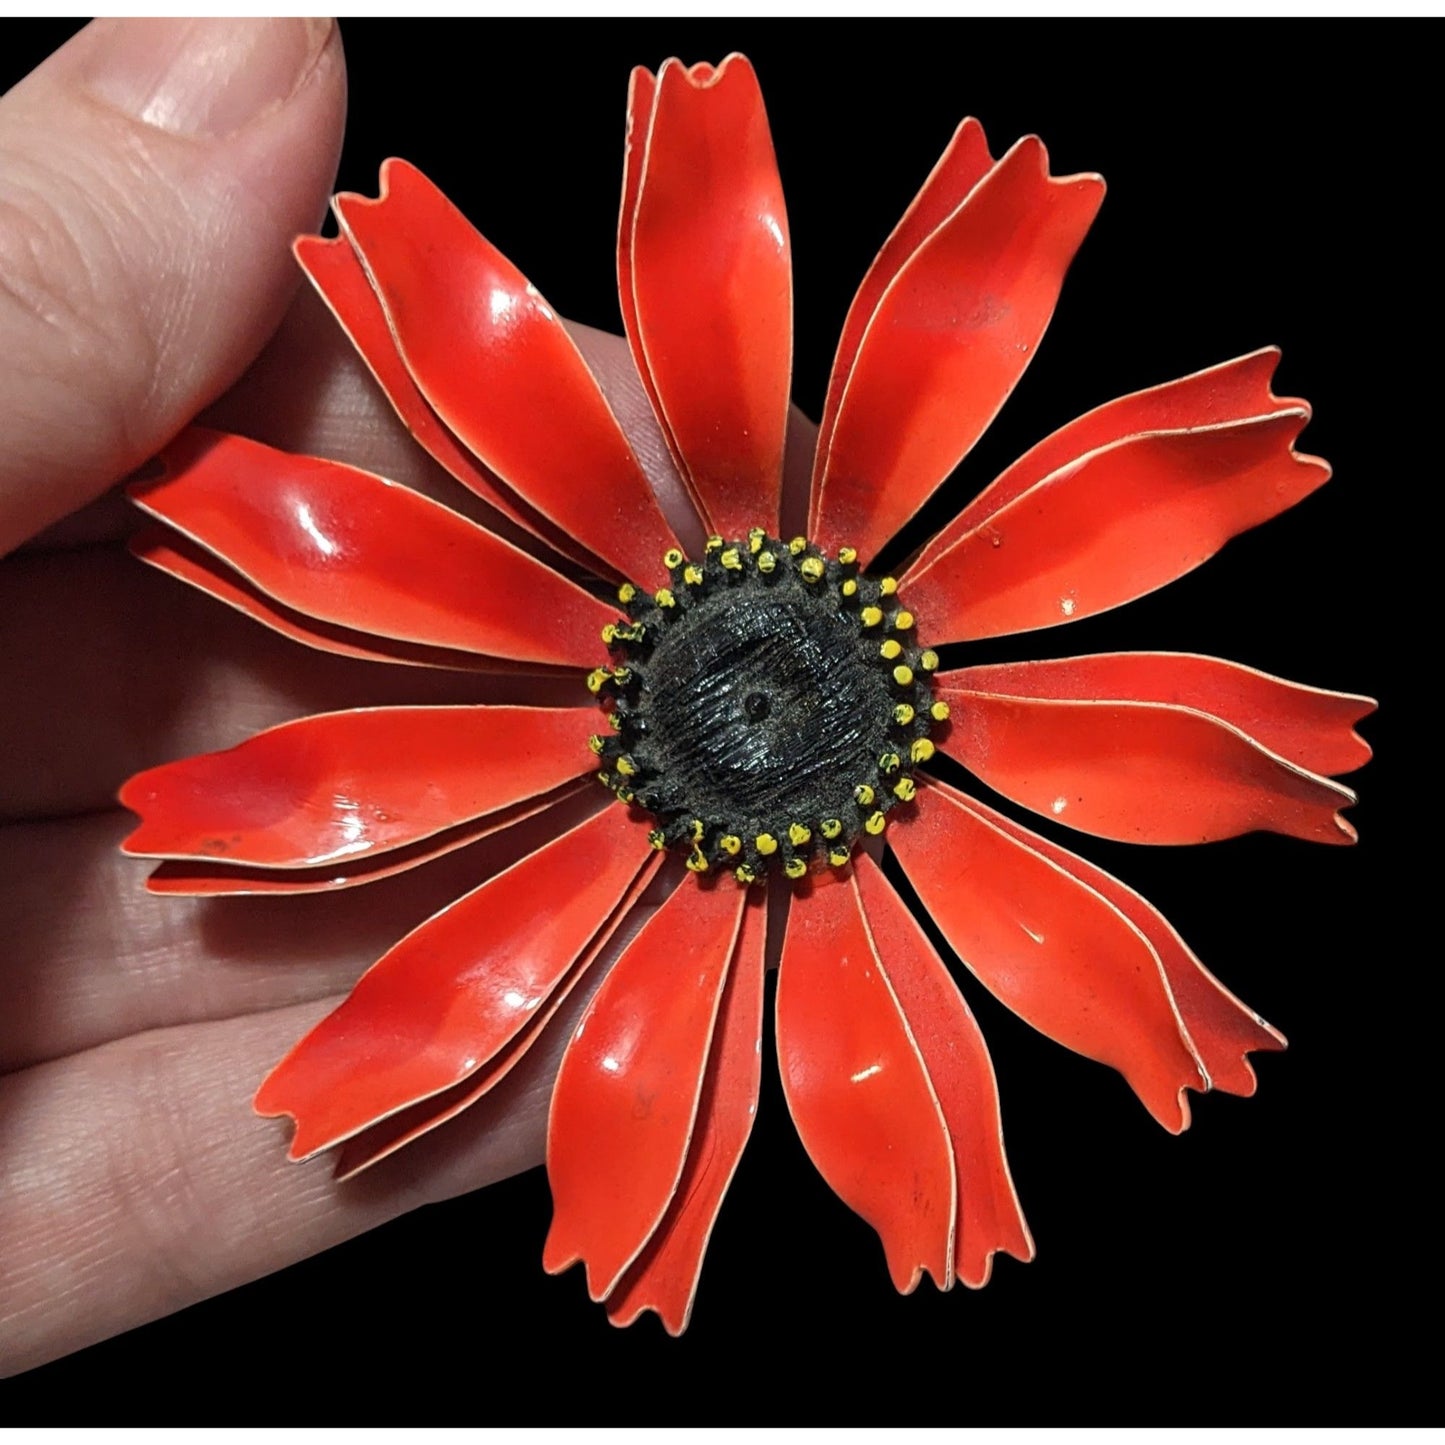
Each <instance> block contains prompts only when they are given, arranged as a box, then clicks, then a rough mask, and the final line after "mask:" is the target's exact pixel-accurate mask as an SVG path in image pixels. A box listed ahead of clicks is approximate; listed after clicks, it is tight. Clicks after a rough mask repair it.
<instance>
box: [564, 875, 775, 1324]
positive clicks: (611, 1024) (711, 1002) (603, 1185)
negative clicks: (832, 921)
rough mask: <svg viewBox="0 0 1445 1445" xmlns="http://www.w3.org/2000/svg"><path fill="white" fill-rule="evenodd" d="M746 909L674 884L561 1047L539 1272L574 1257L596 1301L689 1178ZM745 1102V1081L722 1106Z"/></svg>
mask: <svg viewBox="0 0 1445 1445" xmlns="http://www.w3.org/2000/svg"><path fill="white" fill-rule="evenodd" d="M747 902H748V890H746V889H743V888H737V887H734V886H732V885H731V884H730V883H729V884H725V885H723V886H721V887H713V888H692V887H688V886H685V885H684V886H679V887H678V888H676V889H675V890H674V892H673V893H672V894H671V896H670V897H669V898H668V899H667V901H666V902H665V903H663V904H662V906H661V907H660V908H659V909H658V910H657V912H656V913H655V914H653V916H652V917H651V918H650V919H649V920H648V922H647V923H646V924H645V925H644V926H643V929H642V931H641V932H640V933H639V934H638V935H637V937H636V938H635V939H633V941H632V942H631V943H630V944H629V945H628V947H627V948H626V950H625V951H624V952H623V954H622V956H621V957H620V958H619V959H618V960H617V962H616V964H614V965H613V968H612V971H611V972H610V973H609V974H608V975H607V977H606V979H605V980H603V983H602V986H601V987H600V988H599V989H598V990H597V992H596V994H594V995H593V998H592V1000H591V1002H590V1003H589V1004H588V1006H587V1010H586V1012H585V1013H584V1014H583V1016H582V1019H581V1021H580V1022H579V1023H578V1025H577V1028H576V1031H575V1032H574V1033H573V1036H572V1039H571V1042H570V1043H569V1044H568V1045H567V1052H566V1053H565V1054H564V1056H563V1059H562V1067H561V1069H560V1070H559V1071H558V1074H557V1082H556V1085H555V1086H554V1088H553V1090H552V1112H551V1117H550V1121H549V1123H548V1130H547V1178H548V1181H549V1183H550V1184H551V1187H552V1202H553V1213H552V1228H551V1230H550V1231H549V1232H548V1235H547V1243H546V1247H545V1249H544V1251H543V1254H542V1264H543V1267H544V1268H545V1269H547V1270H548V1271H550V1272H552V1273H556V1272H557V1271H559V1270H563V1269H566V1268H567V1267H568V1266H569V1265H571V1264H574V1263H575V1262H577V1261H578V1260H581V1261H583V1262H584V1264H585V1266H586V1272H587V1285H588V1290H589V1292H590V1293H591V1296H592V1298H593V1299H595V1300H604V1299H607V1298H608V1297H609V1296H610V1295H611V1294H612V1292H613V1290H614V1289H615V1288H616V1287H617V1284H618V1282H619V1280H620V1279H621V1278H622V1276H623V1274H624V1273H625V1272H626V1271H627V1269H628V1267H629V1266H631V1265H632V1264H633V1262H634V1261H636V1260H637V1259H638V1257H639V1256H640V1255H641V1253H642V1251H643V1249H644V1248H645V1247H646V1245H647V1243H648V1241H649V1240H651V1239H652V1238H653V1236H654V1234H655V1233H656V1231H657V1229H658V1227H659V1225H660V1224H662V1222H663V1220H664V1218H665V1216H666V1214H667V1211H668V1205H669V1204H670V1203H671V1201H672V1200H673V1198H674V1196H675V1195H676V1194H677V1191H678V1186H679V1183H680V1181H681V1180H682V1178H683V1175H684V1172H685V1170H686V1168H687V1161H688V1155H689V1149H690V1145H691V1143H692V1141H693V1139H694V1135H695V1133H696V1130H697V1128H698V1127H699V1123H700V1117H699V1109H700V1105H701V1101H702V1096H703V1089H704V1083H705V1080H706V1078H707V1075H708V1062H709V1059H710V1057H712V1055H713V1053H714V1038H715V1036H716V1034H717V1024H718V1018H719V1013H720V1010H721V1005H722V1001H723V995H724V991H725V986H726V984H727V979H728V974H729V966H730V964H731V963H732V960H733V957H734V954H735V953H736V951H737V944H738V939H739V934H740V930H741V927H742V921H743V913H744V910H745V908H746V907H747ZM753 951H754V953H756V951H757V950H756V948H755V949H754V950H753ZM729 1072H731V1071H729ZM747 1092H748V1089H747V1086H746V1081H744V1086H743V1088H742V1091H741V1094H739V1093H738V1092H737V1091H736V1090H730V1091H729V1093H728V1095H727V1099H726V1100H725V1103H726V1102H732V1103H734V1104H736V1103H737V1102H738V1101H739V1099H740V1098H742V1097H744V1096H746V1094H747ZM702 1127H703V1131H704V1133H705V1134H706V1133H707V1132H708V1131H707V1126H706V1122H705V1121H702ZM726 1174H727V1175H728V1176H730V1175H731V1168H730V1167H729V1168H728V1169H727V1170H726ZM722 1184H723V1187H726V1179H723V1181H722ZM719 1197H720V1195H719ZM710 1227H711V1221H710V1219H709V1220H707V1221H706V1223H705V1224H704V1225H703V1227H702V1236H703V1238H704V1239H705V1238H706V1231H707V1229H708V1228H710ZM664 1267H665V1266H664ZM645 1289H646V1286H644V1290H645ZM688 1293H689V1294H690V1287H689V1290H688Z"/></svg>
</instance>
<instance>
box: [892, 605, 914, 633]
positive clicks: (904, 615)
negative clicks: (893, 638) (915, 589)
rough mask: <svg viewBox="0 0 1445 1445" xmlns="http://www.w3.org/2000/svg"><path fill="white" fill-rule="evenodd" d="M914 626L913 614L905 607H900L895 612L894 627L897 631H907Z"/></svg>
mask: <svg viewBox="0 0 1445 1445" xmlns="http://www.w3.org/2000/svg"><path fill="white" fill-rule="evenodd" d="M912 626H913V614H912V613H911V612H909V611H908V609H907V608H905V607H900V608H899V609H898V611H897V612H895V613H894V614H893V622H892V627H893V629H894V630H895V631H896V632H907V631H908V629H909V628H910V627H912Z"/></svg>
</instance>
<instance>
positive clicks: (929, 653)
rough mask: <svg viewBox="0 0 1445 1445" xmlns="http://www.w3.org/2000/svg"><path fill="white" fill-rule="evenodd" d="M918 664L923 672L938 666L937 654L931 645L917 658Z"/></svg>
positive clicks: (930, 670)
mask: <svg viewBox="0 0 1445 1445" xmlns="http://www.w3.org/2000/svg"><path fill="white" fill-rule="evenodd" d="M918 665H919V667H921V668H922V669H923V670H924V672H932V671H933V669H934V668H935V667H937V666H938V654H937V653H936V652H935V651H934V650H933V649H932V648H931V647H930V648H927V649H925V650H924V652H923V653H922V655H921V656H920V657H919V659H918Z"/></svg>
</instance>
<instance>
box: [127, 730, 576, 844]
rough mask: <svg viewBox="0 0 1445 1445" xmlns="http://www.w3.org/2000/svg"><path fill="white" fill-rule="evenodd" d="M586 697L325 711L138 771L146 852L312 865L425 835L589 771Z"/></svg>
mask: <svg viewBox="0 0 1445 1445" xmlns="http://www.w3.org/2000/svg"><path fill="white" fill-rule="evenodd" d="M597 727H598V713H597V709H596V708H594V707H580V708H539V707H494V706H486V705H474V706H463V707H377V708H358V709H355V710H354V711H351V712H333V713H323V714H321V715H319V716H317V717H306V718H300V719H298V720H297V721H295V722H289V723H282V724H281V725H280V726H279V727H273V728H268V729H267V730H266V731H265V732H261V733H257V734H256V735H255V736H254V737H252V738H248V739H247V740H246V741H245V742H243V743H241V744H239V745H238V746H237V747H234V748H227V749H225V750H224V751H222V752H215V753H202V754H199V755H198V756H196V757H191V758H182V759H180V760H179V761H177V762H174V763H164V764H162V765H161V766H160V767H157V768H149V769H147V770H146V771H145V772H143V773H137V774H136V775H135V776H134V777H133V778H131V779H130V780H129V781H128V782H127V783H126V785H125V786H124V787H123V788H122V789H121V791H120V801H121V803H122V804H123V805H124V806H125V807H127V808H129V809H130V810H131V811H132V812H135V813H139V814H140V817H141V824H140V826H139V827H138V828H137V829H136V830H135V832H133V833H132V834H131V835H130V837H129V838H127V839H126V840H125V843H124V844H123V845H122V847H123V849H124V851H125V852H127V853H131V854H134V855H137V856H139V857H143V858H199V859H208V860H211V861H217V860H219V861H224V862H232V863H245V864H251V865H253V866H260V867H268V868H314V867H316V866H318V865H320V864H334V863H339V862H341V861H342V860H344V859H353V858H358V857H361V856H363V855H365V854H369V853H381V852H385V851H387V850H388V849H391V848H403V847H406V846H407V845H408V844H411V843H416V842H419V841H420V840H421V839H423V838H429V837H430V836H431V835H432V834H434V833H440V832H441V831H443V830H444V829H446V828H452V827H455V826H456V825H457V824H458V823H464V822H466V821H467V820H468V819H471V818H479V817H481V816H482V814H484V813H491V812H493V811H495V810H496V809H498V808H506V807H510V806H511V805H512V804H514V803H520V802H521V801H523V799H526V798H531V797H535V796H536V795H537V794H539V793H545V792H547V791H549V790H550V789H552V788H555V787H558V786H560V785H561V784H562V783H565V782H567V781H568V780H569V779H571V778H575V777H577V776H579V775H580V774H582V773H587V772H591V771H593V769H594V768H595V767H596V763H597V760H596V758H595V757H593V755H592V753H591V752H590V751H589V750H588V747H587V739H588V736H589V735H590V734H591V733H593V732H595V731H596V729H597Z"/></svg>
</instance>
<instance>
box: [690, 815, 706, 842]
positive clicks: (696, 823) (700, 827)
mask: <svg viewBox="0 0 1445 1445" xmlns="http://www.w3.org/2000/svg"><path fill="white" fill-rule="evenodd" d="M705 832H707V825H706V824H705V823H704V822H703V821H702V819H701V818H694V819H693V820H692V841H693V842H694V843H701V842H702V835H703V834H704V833H705Z"/></svg>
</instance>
